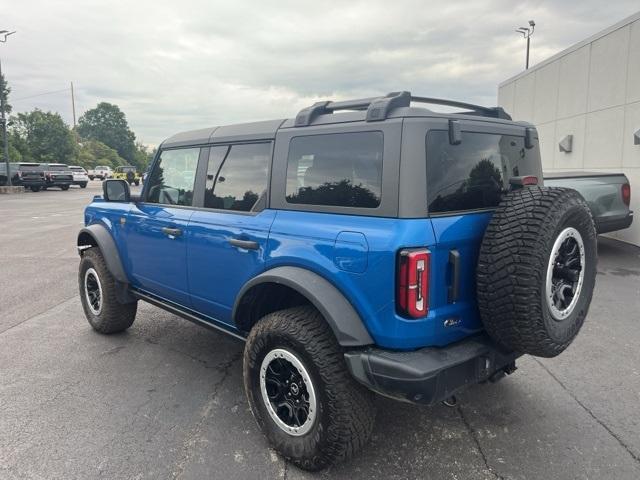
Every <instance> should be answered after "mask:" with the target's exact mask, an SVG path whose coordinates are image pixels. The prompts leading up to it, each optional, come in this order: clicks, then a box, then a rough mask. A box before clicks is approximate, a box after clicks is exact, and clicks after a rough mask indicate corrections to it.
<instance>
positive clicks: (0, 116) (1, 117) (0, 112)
mask: <svg viewBox="0 0 640 480" xmlns="http://www.w3.org/2000/svg"><path fill="white" fill-rule="evenodd" d="M14 33H16V32H9V31H8V30H0V37H2V38H0V42H2V43H6V41H7V37H8V36H9V35H13V34H14ZM0 78H2V79H3V80H4V82H3V84H2V91H0V122H2V144H3V146H4V148H3V150H4V164H5V166H6V168H7V185H8V186H9V187H10V186H11V170H9V142H8V141H7V119H6V117H5V114H4V108H5V107H4V88H5V85H6V80H5V79H4V77H3V76H2V60H0Z"/></svg>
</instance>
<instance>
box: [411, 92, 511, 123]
mask: <svg viewBox="0 0 640 480" xmlns="http://www.w3.org/2000/svg"><path fill="white" fill-rule="evenodd" d="M411 101H412V102H417V103H430V104H432V105H443V106H447V107H456V108H467V109H469V110H470V111H471V112H472V113H474V114H476V115H481V116H483V117H495V118H502V119H504V120H511V115H509V114H508V113H507V112H505V111H504V108H502V107H483V106H482V105H475V104H473V103H467V102H458V101H455V100H444V99H442V98H431V97H411Z"/></svg>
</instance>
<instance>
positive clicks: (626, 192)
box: [621, 183, 631, 207]
mask: <svg viewBox="0 0 640 480" xmlns="http://www.w3.org/2000/svg"><path fill="white" fill-rule="evenodd" d="M621 191H622V201H623V202H624V204H625V205H626V206H627V207H628V206H629V205H631V185H629V184H628V183H623V184H622V188H621Z"/></svg>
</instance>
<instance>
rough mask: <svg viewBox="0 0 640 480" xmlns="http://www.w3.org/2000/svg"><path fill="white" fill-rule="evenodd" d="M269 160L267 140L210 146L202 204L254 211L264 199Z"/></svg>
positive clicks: (226, 208)
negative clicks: (265, 141)
mask: <svg viewBox="0 0 640 480" xmlns="http://www.w3.org/2000/svg"><path fill="white" fill-rule="evenodd" d="M270 160H271V144H270V143H251V144H241V145H232V146H215V147H211V152H210V154H209V165H208V167H207V182H206V190H205V196H204V206H205V207H206V208H217V209H221V210H235V211H240V212H250V211H255V210H258V209H259V207H260V206H261V205H264V203H263V202H264V201H265V200H266V193H267V186H268V183H269V163H270Z"/></svg>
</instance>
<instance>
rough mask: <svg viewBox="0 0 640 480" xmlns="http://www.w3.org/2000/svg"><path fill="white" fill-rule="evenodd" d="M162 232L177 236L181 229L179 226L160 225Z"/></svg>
mask: <svg viewBox="0 0 640 480" xmlns="http://www.w3.org/2000/svg"><path fill="white" fill-rule="evenodd" d="M162 233H164V234H165V235H168V236H169V237H173V238H175V237H179V236H180V235H182V230H180V229H179V228H171V227H162Z"/></svg>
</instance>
